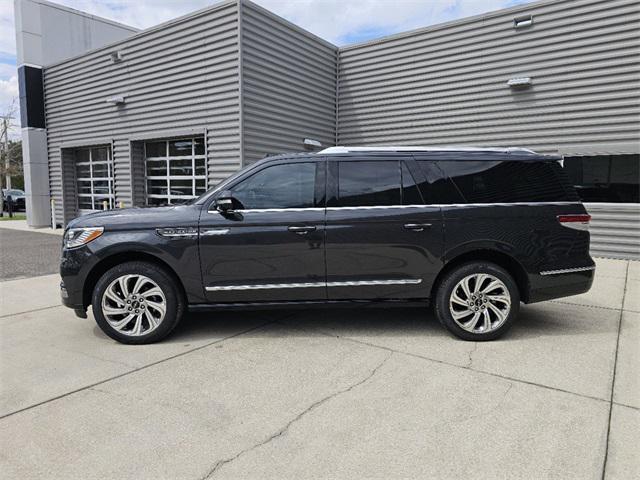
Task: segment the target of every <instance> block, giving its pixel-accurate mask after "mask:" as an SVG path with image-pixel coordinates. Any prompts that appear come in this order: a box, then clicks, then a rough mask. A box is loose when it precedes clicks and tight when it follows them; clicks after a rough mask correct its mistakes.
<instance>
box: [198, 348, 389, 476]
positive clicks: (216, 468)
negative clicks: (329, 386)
mask: <svg viewBox="0 0 640 480" xmlns="http://www.w3.org/2000/svg"><path fill="white" fill-rule="evenodd" d="M393 353H394V352H389V355H387V356H386V358H385V359H384V360H382V362H380V363H379V364H378V365H377V366H376V367H375V368H374V369H373V370H371V372H369V374H368V375H367V376H366V377H365V378H363V379H362V380H360V381H358V382H356V383H354V384H352V385H351V386H349V387H347V388H344V389H342V390H338V391H337V392H334V393H332V394H330V395H327V396H326V397H323V398H321V399H320V400H317V401H316V402H314V403H312V404H311V405H310V406H309V407H307V408H306V409H305V410H303V411H302V412H300V413H299V414H298V415H296V416H295V417H294V418H293V419H292V420H289V422H287V424H286V425H285V426H284V427H282V428H281V429H280V430H278V431H277V432H276V433H274V434H272V435H270V436H269V437H268V438H267V439H265V440H263V441H261V442H259V443H257V444H255V445H253V446H251V447H248V448H245V449H244V450H241V451H240V452H239V453H237V454H236V455H234V456H233V457H230V458H225V459H221V460H218V461H217V462H216V463H215V464H214V465H213V467H212V468H211V470H209V472H207V474H206V475H205V476H203V477H202V480H207V479H209V478H211V477H213V476H214V475H215V474H216V472H218V471H219V470H220V469H221V468H222V467H224V466H225V465H227V464H228V463H231V462H233V461H235V460H237V459H238V458H239V457H241V456H242V455H244V454H245V453H249V452H251V451H253V450H256V449H258V448H261V447H263V446H264V445H267V444H268V443H270V442H272V441H273V440H275V439H276V438H278V437H281V436H283V435H285V434H286V433H287V431H288V430H289V428H290V427H291V425H293V424H294V423H296V422H298V421H299V420H300V419H302V417H304V416H305V415H307V414H308V413H311V412H312V411H314V410H316V409H317V408H319V407H320V406H322V405H323V404H325V403H327V402H328V401H329V400H332V399H334V398H336V397H338V396H340V395H343V394H345V393H348V392H350V391H351V390H353V389H354V388H357V387H359V386H360V385H363V384H364V383H366V382H368V381H369V380H370V379H371V378H373V376H374V375H375V374H376V373H378V370H380V369H381V368H382V367H383V366H384V365H385V364H386V363H387V361H389V359H390V358H391V357H392V356H393Z"/></svg>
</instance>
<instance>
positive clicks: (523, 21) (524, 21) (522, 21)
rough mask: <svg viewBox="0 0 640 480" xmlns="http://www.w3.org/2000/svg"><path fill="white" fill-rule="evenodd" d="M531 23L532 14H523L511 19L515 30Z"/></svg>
mask: <svg viewBox="0 0 640 480" xmlns="http://www.w3.org/2000/svg"><path fill="white" fill-rule="evenodd" d="M531 25H533V15H523V16H521V17H516V18H514V19H513V28H515V29H516V30H518V29H520V28H527V27H530V26H531Z"/></svg>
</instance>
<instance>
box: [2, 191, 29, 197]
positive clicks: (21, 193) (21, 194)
mask: <svg viewBox="0 0 640 480" xmlns="http://www.w3.org/2000/svg"><path fill="white" fill-rule="evenodd" d="M4 194H5V195H11V196H14V197H15V196H19V197H22V196H23V195H24V192H23V191H22V190H5V191H4Z"/></svg>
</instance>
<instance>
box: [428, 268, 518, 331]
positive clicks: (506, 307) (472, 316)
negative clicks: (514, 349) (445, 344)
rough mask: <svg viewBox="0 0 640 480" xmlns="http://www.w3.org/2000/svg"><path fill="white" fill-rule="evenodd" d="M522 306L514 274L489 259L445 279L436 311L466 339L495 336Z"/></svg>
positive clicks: (436, 302) (509, 325)
mask: <svg viewBox="0 0 640 480" xmlns="http://www.w3.org/2000/svg"><path fill="white" fill-rule="evenodd" d="M519 309H520V294H519V291H518V286H517V284H516V282H515V281H514V279H513V277H512V276H511V275H510V274H509V273H508V272H507V271H506V270H505V269H503V268H502V267H500V266H498V265H495V264H493V263H490V262H470V263H466V264H463V265H460V266H459V267H457V268H455V269H454V270H452V271H451V272H449V273H448V274H447V275H446V276H445V278H444V279H443V280H442V282H441V284H440V287H439V288H438V292H437V294H436V301H435V312H436V316H437V317H438V319H439V320H440V322H441V323H442V324H443V325H444V326H445V327H446V328H447V330H449V331H450V332H451V333H453V334H454V335H456V336H457V337H459V338H462V339H464V340H471V341H486V340H494V339H496V338H498V337H500V336H502V335H504V333H505V332H506V331H507V330H508V329H509V328H510V327H511V325H512V324H513V322H514V320H515V319H516V317H517V316H518V311H519Z"/></svg>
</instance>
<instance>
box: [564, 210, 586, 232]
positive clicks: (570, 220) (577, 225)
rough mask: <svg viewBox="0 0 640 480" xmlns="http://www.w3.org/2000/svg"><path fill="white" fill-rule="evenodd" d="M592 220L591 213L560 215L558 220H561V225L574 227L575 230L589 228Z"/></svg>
mask: <svg viewBox="0 0 640 480" xmlns="http://www.w3.org/2000/svg"><path fill="white" fill-rule="evenodd" d="M590 221H591V215H587V214H578V215H558V222H560V225H562V226H563V227H567V228H573V229H574V230H589V222H590Z"/></svg>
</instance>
